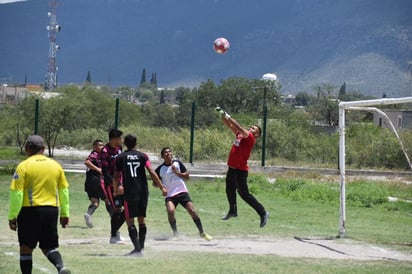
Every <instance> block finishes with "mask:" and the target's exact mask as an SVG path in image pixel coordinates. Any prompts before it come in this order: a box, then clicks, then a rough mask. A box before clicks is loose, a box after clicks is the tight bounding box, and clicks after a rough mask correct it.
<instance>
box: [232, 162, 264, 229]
mask: <svg viewBox="0 0 412 274" xmlns="http://www.w3.org/2000/svg"><path fill="white" fill-rule="evenodd" d="M236 172H237V176H236V177H237V181H236V186H237V191H238V193H239V196H240V197H241V198H242V199H243V200H244V201H245V202H246V203H247V204H248V205H250V206H251V207H252V208H253V209H254V210H255V211H256V213H257V214H259V216H260V227H264V226H265V225H266V223H267V220H268V218H269V213H268V212H267V211H266V210H265V208H264V207H263V205H262V204H261V203H259V202H258V200H257V199H256V198H255V197H254V196H253V195H252V194H251V193H250V192H249V187H248V185H247V177H248V172H247V171H242V170H237V171H236Z"/></svg>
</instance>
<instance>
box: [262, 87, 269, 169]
mask: <svg viewBox="0 0 412 274" xmlns="http://www.w3.org/2000/svg"><path fill="white" fill-rule="evenodd" d="M266 93H267V86H266V83H265V87H264V92H263V129H262V131H263V132H262V167H265V162H266V123H267V118H268V106H267V105H266Z"/></svg>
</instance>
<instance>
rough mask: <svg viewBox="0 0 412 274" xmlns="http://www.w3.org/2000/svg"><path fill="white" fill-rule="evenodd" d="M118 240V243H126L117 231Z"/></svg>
mask: <svg viewBox="0 0 412 274" xmlns="http://www.w3.org/2000/svg"><path fill="white" fill-rule="evenodd" d="M116 239H117V240H118V241H121V242H124V241H125V239H124V238H123V237H122V236H120V231H117V233H116Z"/></svg>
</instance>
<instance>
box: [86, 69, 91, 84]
mask: <svg viewBox="0 0 412 274" xmlns="http://www.w3.org/2000/svg"><path fill="white" fill-rule="evenodd" d="M91 83H92V75H91V73H90V70H89V71H87V77H86V84H91Z"/></svg>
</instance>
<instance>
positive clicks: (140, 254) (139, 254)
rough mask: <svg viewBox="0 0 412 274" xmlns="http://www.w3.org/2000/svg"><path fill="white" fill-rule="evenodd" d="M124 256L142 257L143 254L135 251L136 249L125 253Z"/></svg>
mask: <svg viewBox="0 0 412 274" xmlns="http://www.w3.org/2000/svg"><path fill="white" fill-rule="evenodd" d="M125 256H129V257H143V253H142V252H141V251H137V250H136V249H134V250H132V251H131V252H129V253H127V254H126V255H125Z"/></svg>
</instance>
